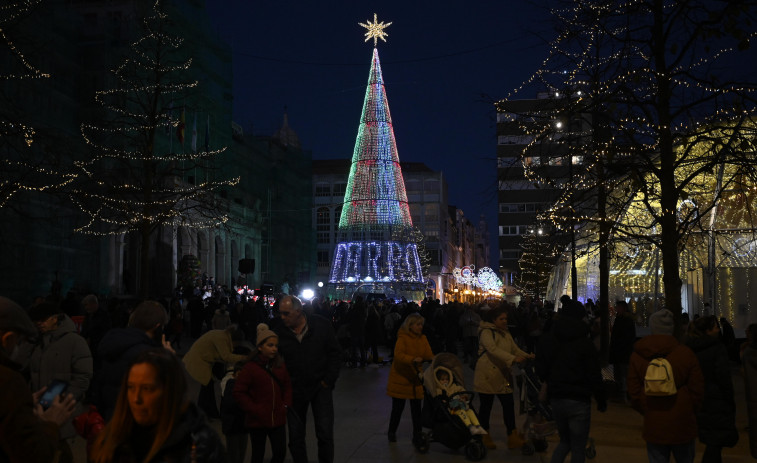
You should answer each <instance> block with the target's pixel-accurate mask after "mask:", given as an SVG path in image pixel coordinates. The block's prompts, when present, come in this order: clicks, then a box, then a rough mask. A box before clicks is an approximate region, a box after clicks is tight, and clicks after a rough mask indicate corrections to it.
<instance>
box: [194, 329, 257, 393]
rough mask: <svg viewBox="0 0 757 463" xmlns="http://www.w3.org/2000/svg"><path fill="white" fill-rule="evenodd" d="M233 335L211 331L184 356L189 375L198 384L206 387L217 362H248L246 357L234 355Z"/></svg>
mask: <svg viewBox="0 0 757 463" xmlns="http://www.w3.org/2000/svg"><path fill="white" fill-rule="evenodd" d="M233 351H234V343H233V342H232V341H231V333H229V332H228V331H226V330H210V331H208V332H207V333H205V334H203V335H202V336H200V337H199V338H197V340H196V341H195V342H194V344H192V347H190V348H189V351H188V352H187V353H186V355H184V366H185V367H186V368H187V373H189V375H190V376H191V377H192V378H193V379H194V380H195V381H197V382H198V383H200V384H203V385H206V384H208V383H209V382H210V380H211V378H212V376H213V364H214V363H216V362H224V363H237V362H241V361H244V360H247V356H246V355H238V354H235V353H233Z"/></svg>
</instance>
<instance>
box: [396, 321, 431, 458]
mask: <svg viewBox="0 0 757 463" xmlns="http://www.w3.org/2000/svg"><path fill="white" fill-rule="evenodd" d="M423 322H424V319H423V317H422V316H421V315H420V314H417V313H415V314H410V315H408V316H407V318H406V319H405V321H404V322H403V323H402V326H401V327H400V329H399V331H398V332H397V344H396V345H395V347H394V360H393V361H392V369H391V370H390V371H389V380H388V383H387V385H386V393H387V395H388V396H389V397H391V398H392V414H391V417H390V418H389V432H388V436H389V442H396V441H397V427H399V424H400V418H402V411H403V410H404V409H405V399H409V400H410V417H411V418H412V420H413V444H414V445H416V446H417V445H420V444H421V443H422V441H421V401H422V400H423V385H422V384H421V380H420V378H419V377H418V373H419V369H420V366H421V363H422V362H424V361H430V360H431V359H432V358H433V357H434V354H433V353H432V352H431V346H430V345H429V343H428V339H426V336H424V335H423Z"/></svg>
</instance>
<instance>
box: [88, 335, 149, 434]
mask: <svg viewBox="0 0 757 463" xmlns="http://www.w3.org/2000/svg"><path fill="white" fill-rule="evenodd" d="M156 347H160V344H159V343H158V342H156V341H154V340H153V339H152V338H150V337H149V336H148V335H147V333H145V332H144V331H142V330H140V329H137V328H116V329H113V330H110V331H108V332H107V334H106V335H105V337H103V339H102V341H100V345H99V346H98V348H97V354H96V358H97V361H98V363H99V365H100V370H99V371H98V372H96V373H95V379H94V381H93V384H92V401H93V402H94V404H95V405H96V406H97V409H98V411H99V412H100V414H101V415H102V416H103V418H105V419H106V420H108V419H110V417H111V415H112V414H113V408H114V407H115V405H116V399H118V391H119V390H120V389H121V380H122V379H123V377H124V375H125V374H126V372H127V370H128V368H129V363H131V361H132V360H134V359H135V358H136V357H137V355H139V354H140V353H142V352H144V351H146V350H148V349H154V348H156Z"/></svg>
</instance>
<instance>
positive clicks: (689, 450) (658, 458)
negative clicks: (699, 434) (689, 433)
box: [647, 439, 696, 463]
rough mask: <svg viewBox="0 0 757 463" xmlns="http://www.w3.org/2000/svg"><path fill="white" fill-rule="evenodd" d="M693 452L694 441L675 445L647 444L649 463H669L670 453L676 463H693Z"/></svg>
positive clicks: (694, 447)
mask: <svg viewBox="0 0 757 463" xmlns="http://www.w3.org/2000/svg"><path fill="white" fill-rule="evenodd" d="M695 451H696V446H695V444H694V439H692V440H691V441H690V442H687V443H685V444H677V445H667V444H650V443H649V442H647V456H648V457H649V463H669V462H670V454H671V453H672V454H673V456H674V457H675V459H676V463H694V452H695Z"/></svg>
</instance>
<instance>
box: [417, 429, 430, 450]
mask: <svg viewBox="0 0 757 463" xmlns="http://www.w3.org/2000/svg"><path fill="white" fill-rule="evenodd" d="M430 443H431V439H430V438H429V436H428V435H427V434H426V433H425V432H422V433H421V435H420V437H418V438H416V439H413V445H414V446H415V450H417V451H419V452H420V453H426V452H428V449H429V448H430V447H431V445H430Z"/></svg>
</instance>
